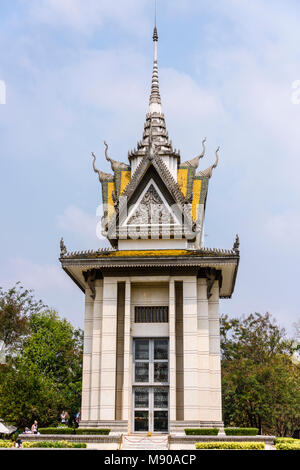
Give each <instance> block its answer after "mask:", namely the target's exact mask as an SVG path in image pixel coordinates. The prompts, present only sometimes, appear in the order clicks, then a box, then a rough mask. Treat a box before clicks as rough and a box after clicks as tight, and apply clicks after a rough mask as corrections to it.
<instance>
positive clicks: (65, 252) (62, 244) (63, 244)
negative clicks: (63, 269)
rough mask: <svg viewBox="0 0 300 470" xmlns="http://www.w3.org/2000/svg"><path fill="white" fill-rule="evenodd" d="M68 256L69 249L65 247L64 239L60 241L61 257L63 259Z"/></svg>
mask: <svg viewBox="0 0 300 470" xmlns="http://www.w3.org/2000/svg"><path fill="white" fill-rule="evenodd" d="M66 254H67V247H66V245H65V242H64V239H63V237H61V239H60V257H61V258H63V257H64V256H66Z"/></svg>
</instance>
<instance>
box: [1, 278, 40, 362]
mask: <svg viewBox="0 0 300 470" xmlns="http://www.w3.org/2000/svg"><path fill="white" fill-rule="evenodd" d="M32 292H33V291H32V290H28V289H24V288H23V287H22V286H21V285H20V283H19V282H17V283H16V285H15V286H14V287H12V288H11V289H8V290H7V291H4V290H3V289H2V288H1V287H0V340H2V341H4V344H5V349H6V352H7V354H8V355H10V354H14V353H16V352H18V351H20V350H21V349H22V347H23V342H24V340H25V338H26V337H27V336H28V334H29V332H30V329H29V322H30V318H31V315H32V314H34V313H37V312H40V311H41V310H43V309H44V308H45V306H44V304H43V303H42V301H41V300H39V301H37V300H35V298H34V296H33V294H32Z"/></svg>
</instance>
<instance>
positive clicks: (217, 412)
mask: <svg viewBox="0 0 300 470" xmlns="http://www.w3.org/2000/svg"><path fill="white" fill-rule="evenodd" d="M208 316H209V358H210V359H209V361H210V407H211V415H212V418H211V419H212V420H213V421H220V422H221V421H222V391H221V352H220V315H219V283H218V281H215V282H214V284H213V287H212V289H211V297H210V298H209V300H208Z"/></svg>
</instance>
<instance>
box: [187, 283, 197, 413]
mask: <svg viewBox="0 0 300 470" xmlns="http://www.w3.org/2000/svg"><path fill="white" fill-rule="evenodd" d="M183 374H184V420H185V421H195V420H199V385H198V384H199V374H198V332H197V278H196V276H191V277H186V278H185V279H184V281H183Z"/></svg>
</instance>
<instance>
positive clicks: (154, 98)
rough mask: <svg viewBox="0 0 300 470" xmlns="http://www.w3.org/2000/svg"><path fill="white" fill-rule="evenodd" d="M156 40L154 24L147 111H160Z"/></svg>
mask: <svg viewBox="0 0 300 470" xmlns="http://www.w3.org/2000/svg"><path fill="white" fill-rule="evenodd" d="M157 42H158V34H157V28H156V25H155V26H154V30H153V72H152V85H151V94H150V99H149V113H150V115H151V114H152V113H161V98H160V93H159V81H158V65H157Z"/></svg>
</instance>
